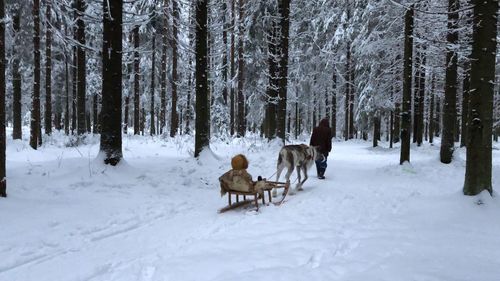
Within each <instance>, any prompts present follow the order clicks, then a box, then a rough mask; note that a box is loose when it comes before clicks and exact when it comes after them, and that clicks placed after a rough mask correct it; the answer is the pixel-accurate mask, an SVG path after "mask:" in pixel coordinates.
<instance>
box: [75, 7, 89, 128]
mask: <svg viewBox="0 0 500 281" xmlns="http://www.w3.org/2000/svg"><path fill="white" fill-rule="evenodd" d="M76 3H77V4H76V9H77V11H78V19H77V21H76V25H77V40H78V47H77V48H78V71H77V72H78V85H77V87H78V98H77V107H78V109H77V114H78V117H77V118H78V121H77V122H78V129H77V133H78V135H82V134H85V132H86V131H87V126H86V112H87V111H86V109H85V104H86V94H87V89H86V88H87V78H86V72H87V59H86V53H85V47H84V46H85V44H86V43H85V42H86V40H85V22H84V21H83V15H84V14H85V0H77V1H76Z"/></svg>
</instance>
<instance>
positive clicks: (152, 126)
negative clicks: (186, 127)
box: [149, 13, 156, 136]
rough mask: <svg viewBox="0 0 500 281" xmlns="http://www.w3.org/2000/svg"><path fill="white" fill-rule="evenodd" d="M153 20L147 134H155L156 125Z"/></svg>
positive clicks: (153, 26)
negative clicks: (149, 107) (148, 125)
mask: <svg viewBox="0 0 500 281" xmlns="http://www.w3.org/2000/svg"><path fill="white" fill-rule="evenodd" d="M152 16H153V17H154V16H155V13H153V15H152ZM155 20H156V19H152V20H151V27H152V29H153V30H152V37H153V40H152V41H153V42H151V44H152V47H153V50H152V54H151V55H152V58H151V104H150V106H151V109H150V112H149V113H150V115H149V117H150V120H149V121H150V122H149V123H150V128H149V134H150V135H151V136H153V135H156V127H155V73H156V68H155V66H156V25H155Z"/></svg>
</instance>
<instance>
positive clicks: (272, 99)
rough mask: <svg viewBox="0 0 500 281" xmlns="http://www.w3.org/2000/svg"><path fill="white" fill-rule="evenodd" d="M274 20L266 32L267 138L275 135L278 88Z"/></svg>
mask: <svg viewBox="0 0 500 281" xmlns="http://www.w3.org/2000/svg"><path fill="white" fill-rule="evenodd" d="M277 25H278V24H277V22H276V21H275V20H273V21H272V24H271V30H270V32H269V34H268V39H267V42H268V44H267V45H268V59H267V63H268V67H269V85H268V89H267V96H268V98H267V106H266V118H265V119H266V136H267V138H268V139H269V140H271V139H274V138H275V137H276V107H277V103H278V89H279V79H278V77H279V73H278V71H279V46H278V44H279V40H278V38H277V36H278V26H277Z"/></svg>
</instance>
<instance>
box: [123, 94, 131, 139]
mask: <svg viewBox="0 0 500 281" xmlns="http://www.w3.org/2000/svg"><path fill="white" fill-rule="evenodd" d="M129 106H130V96H129V95H127V96H126V97H125V114H124V115H123V134H125V135H127V134H128V114H129V112H128V111H129Z"/></svg>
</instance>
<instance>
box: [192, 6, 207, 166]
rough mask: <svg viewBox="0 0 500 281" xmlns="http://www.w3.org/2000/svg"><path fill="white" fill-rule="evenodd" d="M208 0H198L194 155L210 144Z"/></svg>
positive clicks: (197, 154) (196, 155)
mask: <svg viewBox="0 0 500 281" xmlns="http://www.w3.org/2000/svg"><path fill="white" fill-rule="evenodd" d="M207 17H208V0H200V1H197V2H196V25H195V26H196V27H195V30H196V43H195V45H196V47H195V53H196V71H195V75H196V87H195V88H196V124H195V126H196V132H195V149H194V157H198V156H199V155H200V152H201V151H202V150H203V149H204V148H207V147H208V146H209V137H208V128H207V125H206V121H207V119H208V116H209V110H210V108H209V107H208V79H207V78H208V76H207V75H208V65H207V32H208V30H207V24H208V20H207Z"/></svg>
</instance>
